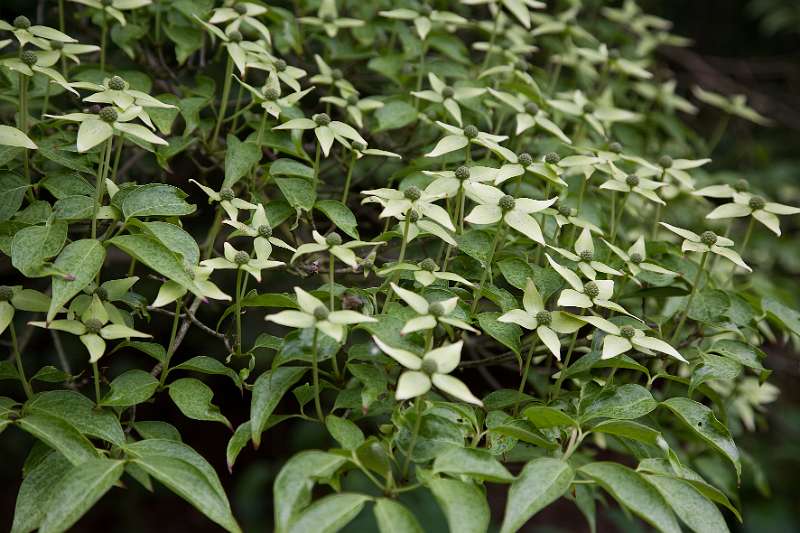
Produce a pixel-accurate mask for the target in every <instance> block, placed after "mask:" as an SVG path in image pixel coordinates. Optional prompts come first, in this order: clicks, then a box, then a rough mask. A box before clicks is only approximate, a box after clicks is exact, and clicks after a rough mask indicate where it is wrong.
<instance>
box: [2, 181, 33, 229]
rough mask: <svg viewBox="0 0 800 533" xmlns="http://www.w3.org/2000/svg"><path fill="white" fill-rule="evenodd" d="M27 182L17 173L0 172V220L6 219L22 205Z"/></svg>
mask: <svg viewBox="0 0 800 533" xmlns="http://www.w3.org/2000/svg"><path fill="white" fill-rule="evenodd" d="M28 187H29V185H28V182H27V181H25V178H23V177H22V176H20V175H19V174H15V173H13V172H0V198H3V201H2V202H0V221H3V220H8V219H10V218H11V217H12V216H14V213H16V212H17V211H18V210H19V207H20V206H21V205H22V199H23V198H25V191H27V190H28Z"/></svg>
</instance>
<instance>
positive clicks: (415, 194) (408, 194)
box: [403, 185, 422, 202]
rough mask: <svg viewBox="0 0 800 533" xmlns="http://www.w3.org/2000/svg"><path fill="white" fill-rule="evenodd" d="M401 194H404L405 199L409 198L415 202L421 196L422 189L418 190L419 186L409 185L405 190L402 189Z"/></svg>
mask: <svg viewBox="0 0 800 533" xmlns="http://www.w3.org/2000/svg"><path fill="white" fill-rule="evenodd" d="M403 196H405V198H406V200H411V201H412V202H416V201H417V200H419V199H420V198H421V197H422V191H420V190H419V187H415V186H413V185H412V186H411V187H409V188H408V189H406V190H405V191H403Z"/></svg>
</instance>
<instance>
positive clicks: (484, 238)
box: [455, 229, 494, 267]
mask: <svg viewBox="0 0 800 533" xmlns="http://www.w3.org/2000/svg"><path fill="white" fill-rule="evenodd" d="M455 238H456V242H457V243H458V249H459V251H461V252H464V253H465V254H467V255H468V256H470V257H472V258H473V259H477V260H478V261H480V263H481V264H482V265H483V266H484V267H485V266H486V263H487V261H489V250H491V248H492V240H493V239H494V235H493V234H491V233H489V232H488V231H482V230H475V229H471V230H467V231H465V232H464V233H462V234H461V235H456V236H455Z"/></svg>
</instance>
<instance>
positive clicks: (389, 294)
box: [381, 211, 411, 313]
mask: <svg viewBox="0 0 800 533" xmlns="http://www.w3.org/2000/svg"><path fill="white" fill-rule="evenodd" d="M410 215H411V211H409V212H408V213H406V219H405V221H404V222H403V240H402V242H401V243H400V256H399V257H398V258H397V264H400V263H402V262H403V261H405V259H406V245H407V244H408V228H409V226H410V225H411V216H410ZM399 274H400V271H399V270H398V271H397V272H395V273H394V274H393V275H392V277H391V278H389V279H388V282H389V283H386V285H387V287H388V288H387V289H386V290H387V293H386V300H385V301H384V302H383V309H382V310H381V313H385V312H386V308H387V307H388V306H389V302H391V301H392V298H393V296H394V292H392V289H391V287H389V285H390V283H391V282H394V281H395V280H396V279H397V276H398V275H399Z"/></svg>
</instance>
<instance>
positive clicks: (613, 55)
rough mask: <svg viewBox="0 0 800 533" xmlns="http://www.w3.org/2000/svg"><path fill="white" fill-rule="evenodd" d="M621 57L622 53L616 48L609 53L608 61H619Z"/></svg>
mask: <svg viewBox="0 0 800 533" xmlns="http://www.w3.org/2000/svg"><path fill="white" fill-rule="evenodd" d="M619 57H620V53H619V50H617V49H616V48H612V49H611V50H609V51H608V59H610V60H612V61H613V60H614V59H619Z"/></svg>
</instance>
